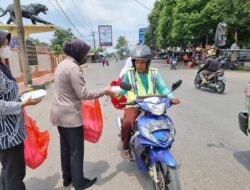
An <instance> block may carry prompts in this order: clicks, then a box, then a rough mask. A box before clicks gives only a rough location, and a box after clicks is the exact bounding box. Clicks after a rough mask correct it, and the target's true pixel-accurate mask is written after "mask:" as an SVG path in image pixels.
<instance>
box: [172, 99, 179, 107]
mask: <svg viewBox="0 0 250 190" xmlns="http://www.w3.org/2000/svg"><path fill="white" fill-rule="evenodd" d="M171 103H172V104H173V105H177V104H179V103H181V102H180V100H179V98H172V99H171Z"/></svg>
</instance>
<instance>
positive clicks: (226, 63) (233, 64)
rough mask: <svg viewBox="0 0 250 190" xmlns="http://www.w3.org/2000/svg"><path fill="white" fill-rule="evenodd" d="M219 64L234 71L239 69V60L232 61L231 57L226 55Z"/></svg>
mask: <svg viewBox="0 0 250 190" xmlns="http://www.w3.org/2000/svg"><path fill="white" fill-rule="evenodd" d="M219 64H220V66H221V68H224V69H231V70H232V71H233V70H235V69H237V67H238V62H237V61H230V59H229V58H224V57H222V59H221V60H220V62H219Z"/></svg>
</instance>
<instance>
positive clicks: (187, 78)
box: [25, 61, 250, 190]
mask: <svg viewBox="0 0 250 190" xmlns="http://www.w3.org/2000/svg"><path fill="white" fill-rule="evenodd" d="M124 63H125V61H120V62H118V63H114V62H111V63H110V66H109V67H103V66H102V64H100V63H97V64H89V67H88V69H86V70H85V71H84V76H85V79H86V82H87V86H88V87H89V89H99V88H104V87H105V86H107V85H109V83H110V82H111V81H112V80H114V79H115V80H116V79H117V78H118V75H119V72H120V70H121V68H122V65H123V64H124ZM152 66H154V67H158V68H159V71H160V73H161V75H162V78H163V79H164V81H165V82H166V84H167V86H168V87H171V84H172V83H173V82H175V81H177V80H178V79H182V80H183V84H182V86H181V87H180V88H179V89H178V90H176V92H174V95H175V96H176V97H178V98H180V100H181V104H180V105H178V106H174V107H172V108H171V109H169V111H168V114H169V116H170V117H171V118H172V119H173V121H174V123H175V126H176V129H177V134H176V140H175V142H174V145H173V147H172V153H173V155H174V156H175V158H176V160H177V164H178V167H177V168H178V174H179V178H180V182H181V186H182V189H184V190H249V189H250V183H249V179H250V137H247V136H244V134H243V133H242V132H241V131H240V130H239V127H238V118H237V115H238V113H239V112H241V111H243V110H244V109H245V107H244V104H245V100H244V92H243V91H244V88H245V87H246V86H247V82H248V80H249V79H250V75H249V73H247V72H240V71H226V72H225V77H226V78H227V81H226V90H225V93H224V94H221V95H219V94H216V93H214V92H211V91H208V90H197V89H195V87H194V83H193V80H194V78H195V74H196V71H197V70H196V69H188V68H185V67H183V66H180V65H178V66H177V70H170V67H169V65H164V64H163V63H162V62H161V61H157V62H156V61H154V62H153V63H152ZM47 91H48V95H47V96H46V97H45V98H44V99H43V101H42V102H41V103H40V104H39V105H37V106H34V107H29V108H28V113H29V114H30V115H31V116H32V117H33V118H34V119H36V121H37V124H38V126H39V128H40V129H41V130H49V132H50V145H49V153H48V158H47V159H46V161H45V162H44V163H43V164H42V165H41V166H40V167H39V168H37V169H35V170H32V169H27V175H26V178H25V183H26V185H27V189H28V190H52V189H56V190H63V189H73V187H68V188H63V187H62V178H61V170H60V152H59V135H58V132H57V129H56V127H52V126H51V124H50V123H49V112H50V107H51V101H52V97H53V91H54V86H53V85H51V87H50V88H49V89H48V90H47ZM100 103H101V106H102V113H103V121H104V128H103V134H102V137H101V139H100V141H99V142H98V143H96V144H92V143H89V142H85V162H84V172H85V176H86V177H94V176H97V177H98V181H97V183H96V184H95V185H94V186H93V187H91V188H89V189H93V190H109V189H112V190H127V189H130V190H143V189H145V190H150V189H153V186H152V181H151V179H150V178H149V177H148V176H147V175H145V174H143V173H142V172H140V171H139V170H138V169H137V168H136V165H135V163H134V162H129V161H127V160H124V159H122V158H121V156H120V150H121V143H120V139H119V137H118V135H117V134H118V130H117V127H116V117H117V116H121V115H122V114H123V112H122V111H120V110H116V109H115V108H114V107H113V106H112V105H111V103H110V98H109V97H102V98H100Z"/></svg>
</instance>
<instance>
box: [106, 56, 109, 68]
mask: <svg viewBox="0 0 250 190" xmlns="http://www.w3.org/2000/svg"><path fill="white" fill-rule="evenodd" d="M106 65H107V66H109V59H108V58H106Z"/></svg>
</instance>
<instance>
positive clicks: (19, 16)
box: [13, 0, 32, 86]
mask: <svg viewBox="0 0 250 190" xmlns="http://www.w3.org/2000/svg"><path fill="white" fill-rule="evenodd" d="M13 1H14V8H15V24H16V28H17V34H18V40H19V49H20V55H21V64H22V66H23V76H24V85H25V86H27V85H31V84H32V79H31V74H30V70H29V62H28V57H27V52H26V48H25V39H24V28H23V20H22V13H21V5H20V0H13Z"/></svg>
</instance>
